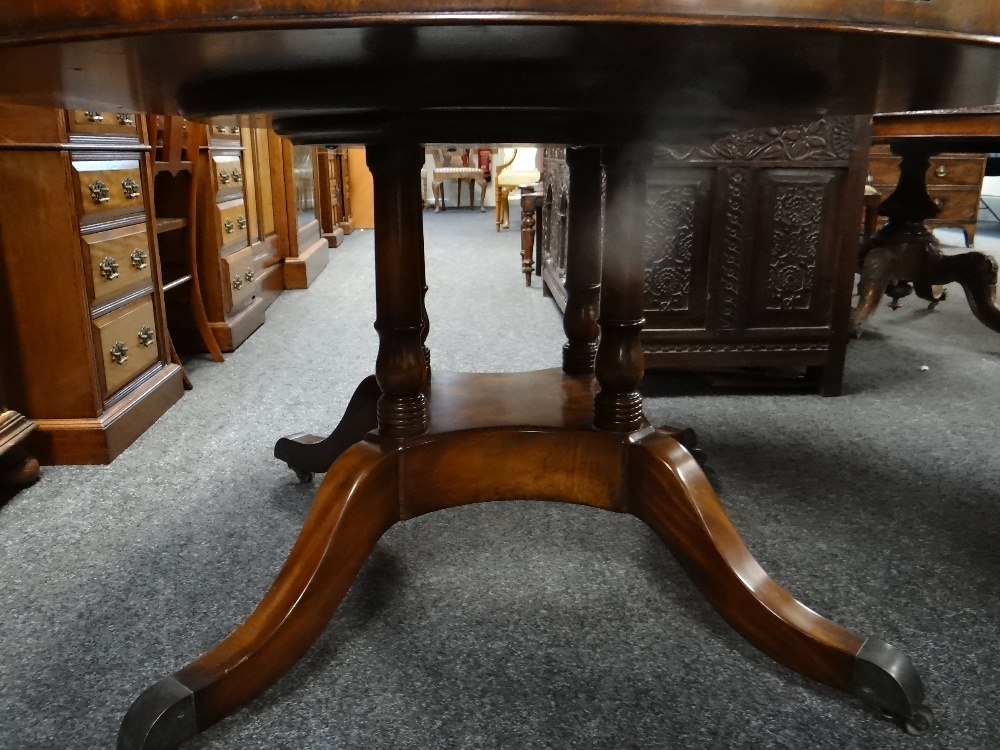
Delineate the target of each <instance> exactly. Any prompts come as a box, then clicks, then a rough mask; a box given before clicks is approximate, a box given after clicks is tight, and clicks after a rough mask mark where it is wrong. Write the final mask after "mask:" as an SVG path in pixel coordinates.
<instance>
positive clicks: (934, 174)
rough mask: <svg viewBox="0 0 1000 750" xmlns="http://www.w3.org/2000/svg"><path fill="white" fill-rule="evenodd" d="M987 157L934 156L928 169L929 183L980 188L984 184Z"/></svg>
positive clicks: (929, 184)
mask: <svg viewBox="0 0 1000 750" xmlns="http://www.w3.org/2000/svg"><path fill="white" fill-rule="evenodd" d="M985 167H986V157H985V156H984V157H976V156H973V157H962V158H946V157H934V158H932V159H931V167H930V169H928V170H927V185H928V186H932V185H969V186H974V187H976V188H979V187H980V186H981V185H982V184H983V170H984V169H985Z"/></svg>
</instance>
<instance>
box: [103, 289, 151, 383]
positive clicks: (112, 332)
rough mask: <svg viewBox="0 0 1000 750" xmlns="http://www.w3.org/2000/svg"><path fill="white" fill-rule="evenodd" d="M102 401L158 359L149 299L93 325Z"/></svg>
mask: <svg viewBox="0 0 1000 750" xmlns="http://www.w3.org/2000/svg"><path fill="white" fill-rule="evenodd" d="M93 326H94V341H95V342H96V343H97V350H98V362H99V363H100V367H101V371H102V372H103V374H104V397H105V398H107V397H108V396H110V395H111V394H113V393H115V392H116V391H118V390H120V389H121V388H122V387H123V386H125V385H127V384H128V383H129V382H131V381H132V380H134V379H135V377H136V376H137V375H139V374H141V373H143V372H145V371H146V370H147V369H149V367H151V366H152V365H153V364H155V363H156V361H157V360H158V359H159V347H158V346H157V343H156V339H157V336H158V334H157V331H156V319H155V316H154V314H153V298H152V297H142V298H141V299H138V300H136V301H135V302H132V303H130V304H128V305H126V306H125V307H122V308H120V309H118V310H114V311H113V312H109V313H108V314H107V315H102V316H101V317H99V318H97V319H96V320H95V321H94V322H93Z"/></svg>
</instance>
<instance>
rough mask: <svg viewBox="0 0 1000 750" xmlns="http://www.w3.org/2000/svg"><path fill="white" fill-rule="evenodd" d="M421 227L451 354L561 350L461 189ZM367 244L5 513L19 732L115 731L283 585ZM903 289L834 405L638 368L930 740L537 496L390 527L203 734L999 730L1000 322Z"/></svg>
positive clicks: (312, 737)
mask: <svg viewBox="0 0 1000 750" xmlns="http://www.w3.org/2000/svg"><path fill="white" fill-rule="evenodd" d="M426 227H427V250H428V268H429V270H428V277H429V285H430V287H431V292H430V296H429V300H428V307H429V310H430V316H431V325H432V328H431V337H430V342H429V343H430V346H431V348H432V350H433V356H434V365H435V367H436V368H439V369H455V370H469V369H484V370H522V369H533V368H539V367H551V366H557V365H558V364H559V357H560V348H561V344H562V334H561V323H560V318H559V316H558V314H557V312H556V310H555V307H554V305H553V304H552V302H551V300H548V299H545V298H543V297H542V295H541V293H540V290H539V285H538V281H537V280H536V281H535V283H534V286H533V287H532V288H531V289H526V288H525V287H524V286H523V280H522V277H521V275H520V274H519V273H518V267H519V262H518V257H517V253H518V244H519V243H518V237H517V234H516V232H514V231H509V232H506V233H503V234H502V235H497V234H496V232H495V231H494V229H493V223H492V219H491V216H490V215H489V214H488V215H486V216H483V215H481V214H479V213H476V212H460V211H448V212H446V213H445V214H442V215H438V216H435V215H433V214H430V213H428V214H427V215H426ZM372 238H373V235H372V233H371V232H364V233H362V232H358V233H355V234H354V235H352V236H350V237H349V238H348V240H347V242H346V244H345V245H344V246H343V247H342V248H340V249H337V250H332V251H331V262H330V265H329V267H328V268H327V269H326V270H325V271H324V273H323V274H322V276H321V277H320V278H319V279H318V281H317V282H316V283H315V284H314V286H313V288H311V289H309V290H308V291H305V292H288V293H285V294H284V295H282V296H281V297H280V298H279V299H278V301H277V302H276V303H275V304H274V306H273V307H272V308H271V309H270V310H269V311H268V316H267V317H268V322H267V324H266V325H265V327H264V328H263V329H261V330H260V331H258V332H257V333H256V334H254V336H252V337H251V338H250V339H249V340H248V341H247V342H246V343H245V344H244V345H243V346H242V347H241V348H240V350H239V351H237V352H236V353H235V354H232V355H230V356H229V358H228V361H227V362H226V363H225V364H224V365H215V364H212V363H210V362H207V361H205V360H203V359H197V358H196V359H194V360H192V361H190V362H189V366H190V370H191V376H192V379H193V380H194V383H195V390H194V391H193V392H191V393H188V394H187V395H185V397H184V398H183V399H182V400H181V402H180V403H178V404H177V405H176V406H175V407H174V408H172V409H171V410H170V411H169V413H167V414H166V415H165V416H164V417H163V418H162V419H161V420H159V421H158V422H157V423H156V424H155V425H154V426H153V427H152V428H151V429H150V430H148V431H147V432H146V433H145V434H144V435H143V436H142V437H141V438H140V439H139V440H138V441H137V442H136V443H135V444H134V445H133V446H132V447H131V448H130V449H129V450H128V451H126V452H125V453H124V454H123V455H122V456H121V457H119V458H118V459H117V460H116V461H115V462H114V463H113V464H112V465H110V466H107V467H53V468H47V469H45V472H44V477H43V479H42V480H41V481H40V482H39V483H38V484H37V485H36V486H34V487H32V488H30V489H28V490H26V491H24V492H22V493H20V494H19V495H18V496H16V498H15V499H13V500H12V501H11V502H9V503H8V504H7V505H6V506H4V507H3V508H2V509H0V748H4V750H28V749H35V748H38V749H45V750H49V749H52V748H60V749H61V748H87V749H89V748H95V749H96V748H111V747H113V745H114V737H115V735H116V732H117V727H118V723H119V721H120V719H121V716H122V715H123V713H124V712H125V710H126V708H127V707H128V705H129V703H130V702H131V700H132V699H133V698H134V697H135V696H136V695H138V694H139V692H140V691H141V690H142V689H144V688H145V687H146V686H147V685H149V684H150V683H152V682H153V681H155V680H157V679H158V678H160V677H162V676H165V675H167V674H169V673H171V672H173V671H174V670H176V669H177V668H179V667H180V666H182V665H184V664H186V663H187V662H188V661H190V660H191V659H193V658H194V657H196V656H197V655H198V654H200V653H201V652H203V651H204V650H206V649H207V648H209V647H210V646H212V645H213V644H214V643H215V642H217V641H218V640H219V639H220V638H222V637H223V636H224V635H226V633H228V632H229V631H230V630H231V629H232V628H233V627H235V626H236V625H238V624H239V623H240V622H241V621H242V619H243V618H244V617H245V616H246V615H247V614H248V613H249V612H250V611H251V609H252V608H253V606H254V605H255V603H256V602H257V601H258V600H259V599H260V597H261V596H262V594H263V593H264V591H265V590H266V589H267V587H268V586H269V585H270V583H271V581H272V579H273V577H274V575H275V573H276V572H277V570H278V568H279V566H280V565H281V563H282V561H283V560H284V558H285V556H286V554H287V552H288V550H289V548H290V547H291V544H292V542H293V541H294V539H295V536H296V533H297V531H298V528H299V526H300V524H301V522H302V520H303V518H304V516H305V514H306V512H307V509H308V506H309V503H310V498H311V494H312V492H313V490H314V487H312V486H303V485H299V484H297V483H296V481H295V478H294V477H293V476H292V474H291V473H290V472H289V471H287V470H286V469H285V467H284V466H283V465H281V464H279V463H277V462H276V461H275V460H274V459H273V458H272V456H271V450H272V446H273V442H274V440H275V439H276V438H277V437H278V436H280V435H283V434H286V433H288V432H293V431H298V430H310V431H314V432H319V433H325V432H326V431H328V430H329V429H330V428H332V427H333V426H334V425H335V424H336V422H337V420H338V417H339V415H340V413H341V410H342V409H343V408H344V406H345V405H346V402H347V399H348V398H349V396H350V394H351V391H352V390H353V387H354V385H355V384H356V383H357V382H358V381H359V380H360V379H361V378H362V377H364V376H365V375H367V374H368V373H369V372H370V371H371V368H372V362H373V360H374V355H375V351H376V343H377V341H376V336H375V332H374V331H373V329H372V325H371V323H372V319H373V316H374V296H373V290H372V281H371V279H372V268H373V260H372ZM981 242H982V243H984V244H985V243H988V242H989V239H988V238H987V237H985V236H983V237H982V238H981ZM994 246H1000V243H997V242H996V241H994ZM905 302H906V306H905V308H904V309H902V310H900V311H898V312H896V313H892V312H890V311H889V310H886V309H883V310H881V311H879V313H878V315H877V316H876V318H875V320H874V323H873V324H872V326H871V329H870V330H869V332H868V333H867V334H866V335H865V336H864V337H863V338H862V339H860V340H859V341H857V342H855V343H854V344H852V346H851V348H850V350H849V352H848V360H847V372H846V376H845V395H844V396H843V397H841V398H837V399H822V398H820V397H818V396H814V395H805V394H790V393H775V392H771V393H769V392H766V391H755V392H739V391H732V390H729V391H720V390H712V389H710V388H708V387H706V386H703V385H701V384H700V383H699V382H698V381H695V380H693V379H691V378H684V377H662V376H661V377H650V378H648V379H647V383H646V384H645V390H646V392H647V394H648V395H649V399H648V401H647V406H648V412H649V413H650V415H651V417H652V418H653V420H654V421H655V422H669V423H672V424H675V425H692V426H695V427H696V428H697V430H698V432H699V435H700V437H701V441H702V444H703V445H704V447H705V449H706V450H707V451H708V453H709V455H710V461H711V476H712V480H713V482H714V483H715V485H716V487H717V488H718V489H719V491H720V494H721V496H722V499H723V502H724V503H725V505H726V506H727V508H728V510H729V511H730V513H731V515H732V517H733V519H734V521H735V522H736V523H737V525H738V526H739V528H740V529H741V530H742V532H743V534H744V537H745V540H746V542H747V544H748V545H749V547H750V549H751V550H752V551H753V552H754V554H755V555H756V557H757V558H758V559H759V561H760V562H761V563H762V564H763V566H764V567H765V569H767V570H768V571H769V572H770V573H771V574H772V575H773V576H774V577H775V578H777V579H778V580H779V581H780V582H781V583H783V584H784V585H785V586H786V587H788V588H789V589H790V590H791V591H792V592H793V593H794V594H796V595H797V596H798V597H799V598H800V599H801V600H802V601H803V602H805V603H806V604H807V605H809V606H810V607H812V608H814V609H815V610H817V611H818V612H820V613H822V614H824V615H825V616H827V617H830V618H832V619H833V620H835V621H836V622H839V623H842V624H844V625H847V626H849V627H851V628H854V629H856V630H857V631H859V632H861V633H863V634H871V635H877V636H880V637H882V638H884V639H885V640H888V641H889V642H891V643H894V644H896V645H898V646H899V647H900V648H902V649H903V650H905V651H906V652H908V653H909V654H910V655H911V656H912V657H913V659H914V661H915V663H916V664H917V666H918V668H919V669H920V671H921V672H922V674H923V676H924V681H925V684H926V686H927V689H928V694H929V702H930V703H931V705H932V706H933V708H934V710H935V712H936V715H937V719H938V727H937V728H936V729H935V730H934V731H933V733H930V734H929V735H926V736H924V737H922V738H919V739H913V738H909V737H907V736H906V735H904V734H903V733H902V732H901V731H900V730H899V729H897V728H896V727H895V726H894V725H893V724H891V723H889V722H887V721H885V720H884V719H882V718H881V717H879V716H877V715H876V714H875V713H873V712H871V711H867V710H865V709H864V708H863V707H862V705H861V704H860V703H859V702H858V701H857V700H854V699H852V698H850V697H847V696H845V695H842V694H840V693H837V692H836V691H833V690H829V689H826V688H824V687H821V686H817V685H814V684H812V683H811V682H809V681H807V680H805V679H803V678H800V677H799V676H797V675H796V674H794V673H792V672H790V671H788V670H787V669H784V668H782V667H779V666H777V665H775V664H773V663H772V662H771V661H770V660H768V659H767V658H765V657H764V656H763V655H761V654H760V653H758V652H757V651H756V650H755V649H754V648H753V647H751V646H749V645H748V644H746V643H745V642H744V641H743V640H742V639H741V638H740V637H739V636H737V635H736V634H735V633H734V632H733V631H732V630H730V629H729V627H728V626H727V625H726V624H725V623H724V622H723V621H722V620H721V618H719V617H718V616H717V615H716V614H715V613H714V611H713V610H711V608H710V607H709V606H708V605H707V604H706V603H705V602H704V601H703V599H702V598H701V596H700V595H699V594H698V592H697V591H696V590H695V589H694V587H693V585H692V584H691V583H690V582H689V581H688V579H687V578H686V577H685V575H684V574H683V573H682V572H681V570H680V569H679V567H678V566H677V565H676V563H675V562H674V561H673V559H672V558H671V557H670V556H669V554H668V553H667V552H666V551H665V549H664V547H663V545H662V544H661V543H660V542H659V541H658V540H657V538H656V537H654V535H653V534H652V533H651V532H650V531H648V530H647V529H646V528H645V527H644V526H643V525H642V524H641V523H640V522H638V521H636V520H634V519H631V518H627V517H622V516H616V515H612V514H607V513H602V512H600V511H596V510H591V509H587V508H580V507H574V506H557V505H548V504H538V503H527V502H515V503H496V504H489V505H481V506H474V507H466V508H461V509H456V510H453V511H448V512H443V513H439V514H433V515H430V516H425V517H423V518H420V519H417V520H415V521H411V522H407V523H405V524H400V525H398V526H396V527H395V528H393V529H392V530H391V531H390V532H389V533H388V534H387V535H386V536H385V537H384V538H383V540H382V541H381V542H380V543H379V545H378V547H377V548H376V550H375V552H374V554H373V555H372V557H371V558H370V560H369V562H368V563H367V565H366V567H365V568H364V570H363V571H362V573H361V575H360V577H359V578H358V580H357V581H356V583H355V585H354V586H353V588H352V589H351V590H350V592H349V593H348V595H347V597H346V599H345V600H344V602H343V604H342V605H341V607H340V609H339V611H338V612H337V614H336V615H335V617H334V618H333V620H332V622H331V624H330V625H329V627H328V628H327V629H326V631H325V633H324V634H323V635H322V636H321V637H320V639H319V641H318V642H317V643H316V644H315V645H314V647H313V648H312V649H311V650H310V651H309V652H308V654H307V655H306V657H305V658H304V659H302V661H301V662H300V663H299V664H298V665H297V666H296V667H294V668H293V669H292V670H291V672H290V673H289V674H287V675H286V676H285V677H284V678H283V679H282V680H281V681H280V682H279V683H278V684H277V685H276V686H275V687H274V688H272V689H271V690H269V691H267V692H266V693H265V694H264V695H263V696H261V697H260V698H258V699H257V700H255V701H254V702H253V703H252V704H251V705H250V706H249V707H248V708H246V709H244V710H242V711H240V712H239V713H237V714H236V715H234V716H232V717H230V718H229V719H227V720H225V721H223V722H222V723H220V724H218V725H216V726H215V727H214V728H212V729H210V730H209V731H207V732H205V733H204V734H203V735H201V736H200V737H199V738H197V739H196V740H195V741H193V742H192V743H191V744H190V747H191V748H206V749H207V748H213V749H216V748H218V749H221V748H233V749H236V748H239V749H240V750H256V749H258V748H259V749H261V750H263V749H264V748H268V749H270V748H324V749H326V748H344V749H345V750H346V749H348V748H350V749H352V750H353V749H360V748H394V749H395V748H414V749H416V748H420V749H428V748H476V749H482V750H486V749H490V748H609V749H612V748H614V749H617V748H657V749H662V748H830V749H831V750H846V749H847V748H900V749H901V750H902V749H906V750H911V749H917V748H919V749H920V750H930V749H931V748H935V749H937V748H947V750H974V749H980V748H994V747H997V746H998V745H1000V718H998V712H997V705H996V699H997V695H998V692H1000V691H998V672H1000V657H998V656H997V636H998V629H1000V626H998V623H1000V598H998V586H997V579H998V573H1000V509H998V508H1000V506H998V499H1000V498H998V486H1000V482H998V479H1000V452H998V451H997V450H996V443H997V438H998V435H1000V427H998V425H1000V398H998V397H1000V336H997V335H996V334H994V333H991V332H989V331H987V330H986V329H985V328H983V327H982V326H981V325H979V324H978V323H976V322H975V320H974V319H973V318H972V316H971V314H970V313H969V312H968V309H967V308H966V306H965V304H964V302H963V301H962V300H961V295H960V294H953V298H952V300H949V301H948V302H946V303H945V304H943V305H941V307H940V308H939V309H938V310H937V311H935V312H933V313H928V312H926V311H924V310H923V309H922V306H921V305H918V304H917V303H916V302H914V301H913V300H912V298H910V299H908V300H906V301H905ZM922 366H926V367H927V368H928V369H926V370H924V369H922Z"/></svg>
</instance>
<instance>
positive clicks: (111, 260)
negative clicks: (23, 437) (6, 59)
mask: <svg viewBox="0 0 1000 750" xmlns="http://www.w3.org/2000/svg"><path fill="white" fill-rule="evenodd" d="M144 135H145V129H144V127H143V120H142V118H141V117H138V116H136V115H133V114H131V113H125V112H121V111H114V110H111V111H87V112H84V111H78V110H77V111H68V112H67V111H63V110H53V109H41V108H22V107H0V185H2V186H3V200H2V201H0V246H2V247H3V253H2V255H0V297H2V298H3V299H4V300H5V301H6V302H5V304H4V305H3V306H0V327H2V328H3V329H4V330H5V331H8V332H9V333H8V336H9V340H10V341H9V342H10V344H11V347H10V350H9V353H10V358H9V360H6V361H5V363H4V368H3V373H2V376H3V378H4V390H5V393H6V397H7V399H8V404H6V406H8V407H10V408H13V409H15V410H17V411H18V412H20V413H22V414H24V415H25V416H27V417H29V418H30V419H31V420H32V421H34V422H35V423H36V424H37V425H38V428H37V429H36V430H35V431H34V432H33V433H32V434H31V435H30V436H29V437H28V440H27V441H26V443H25V445H26V447H27V449H28V450H29V451H30V452H31V453H33V454H34V455H36V456H37V457H38V459H39V461H41V462H42V463H43V464H52V463H62V464H66V463H74V464H75V463H107V462H109V461H111V460H112V459H113V458H114V457H115V456H116V455H118V454H119V453H121V451H123V450H124V449H125V448H126V447H127V446H128V445H129V444H130V443H131V442H132V441H133V440H135V439H136V438H137V437H138V436H139V435H140V434H141V433H142V432H143V430H145V429H146V428H147V427H148V426H149V425H150V424H152V422H153V421H155V420H156V419H157V418H158V417H159V416H160V415H161V414H163V412H165V411H166V410H167V409H168V408H169V407H170V405H171V404H173V403H174V402H175V401H176V400H177V399H178V398H180V396H181V392H182V373H181V369H180V368H179V367H178V366H177V365H175V364H172V363H171V362H170V352H169V348H168V346H167V340H166V336H164V331H165V330H166V328H165V320H164V313H163V298H162V291H161V276H160V267H159V260H158V254H157V241H156V238H157V235H156V231H155V226H156V224H155V214H154V212H153V207H152V203H151V201H150V196H151V193H152V191H151V187H152V177H151V160H150V154H149V151H150V148H149V146H148V145H147V144H146V143H145V140H144Z"/></svg>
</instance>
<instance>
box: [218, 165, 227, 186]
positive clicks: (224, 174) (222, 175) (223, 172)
mask: <svg viewBox="0 0 1000 750" xmlns="http://www.w3.org/2000/svg"><path fill="white" fill-rule="evenodd" d="M219 182H221V183H222V184H223V185H228V184H229V172H227V171H226V170H224V169H220V170H219Z"/></svg>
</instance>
